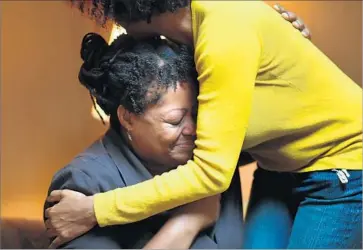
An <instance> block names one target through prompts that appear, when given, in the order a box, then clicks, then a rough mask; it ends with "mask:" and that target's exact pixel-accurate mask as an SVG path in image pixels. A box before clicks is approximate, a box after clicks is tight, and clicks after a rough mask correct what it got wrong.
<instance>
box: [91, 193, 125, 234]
mask: <svg viewBox="0 0 363 250" xmlns="http://www.w3.org/2000/svg"><path fill="white" fill-rule="evenodd" d="M115 195H116V192H115V190H113V191H109V192H105V193H98V194H95V195H94V205H93V209H94V211H95V216H96V220H97V223H98V225H99V226H100V227H105V226H112V225H115V224H120V223H119V222H118V221H117V220H116V219H118V220H120V219H121V218H118V216H117V211H116V200H115V198H116V196H115Z"/></svg>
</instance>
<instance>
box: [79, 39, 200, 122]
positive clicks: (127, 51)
mask: <svg viewBox="0 0 363 250" xmlns="http://www.w3.org/2000/svg"><path fill="white" fill-rule="evenodd" d="M81 58H82V59H83V61H84V63H83V64H82V66H81V69H80V72H79V76H78V78H79V81H80V82H81V84H82V85H84V86H85V87H86V88H87V89H88V90H89V91H90V94H91V96H93V97H94V98H95V99H96V102H97V103H98V105H99V106H100V107H101V108H102V109H103V111H104V112H105V113H106V114H107V115H111V119H112V117H113V116H114V117H117V115H116V113H117V108H118V107H119V106H120V105H122V106H123V107H124V108H125V109H127V110H128V111H129V112H132V113H135V114H142V113H143V112H144V111H145V108H146V107H147V105H148V104H150V103H156V102H157V101H158V100H159V99H160V97H161V95H162V94H163V93H164V92H163V91H165V90H167V89H168V88H170V87H174V88H175V87H176V85H177V82H181V81H186V82H190V83H193V84H197V73H196V70H195V65H194V60H193V52H192V50H191V49H189V48H188V47H186V46H184V45H180V46H176V45H173V44H171V43H170V42H168V41H167V40H165V39H161V38H160V37H154V38H149V39H147V40H143V41H136V40H134V39H133V38H132V37H131V36H129V35H126V34H123V35H120V36H119V37H118V38H116V39H115V40H114V41H113V42H112V44H111V45H108V44H107V43H106V41H105V40H104V39H103V38H102V37H101V36H100V35H98V34H95V33H88V34H87V35H85V36H84V38H83V41H82V48H81Z"/></svg>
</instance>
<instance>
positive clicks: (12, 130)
mask: <svg viewBox="0 0 363 250" xmlns="http://www.w3.org/2000/svg"><path fill="white" fill-rule="evenodd" d="M1 7H2V29H1V32H2V33H1V45H2V50H1V72H2V74H1V77H2V78H1V84H2V85H1V113H2V117H1V144H2V151H1V213H2V216H4V217H30V218H32V217H37V218H40V216H41V214H42V209H41V208H42V204H43V201H44V198H45V197H46V192H47V187H48V185H49V183H50V179H51V176H52V175H53V173H54V172H55V171H56V170H57V169H59V168H60V167H62V166H63V165H64V164H66V163H67V162H68V161H69V160H70V159H72V157H73V156H74V155H75V154H76V153H77V152H79V151H80V150H82V149H83V148H84V147H85V146H86V145H88V144H89V143H91V142H92V141H93V140H95V138H96V137H97V136H98V135H100V134H101V133H102V130H103V127H102V125H100V123H99V122H97V121H95V120H94V119H92V117H91V116H90V110H91V100H90V98H89V96H88V94H87V91H85V90H84V88H83V87H81V85H80V84H79V82H78V80H77V79H78V78H77V75H78V70H79V67H80V65H81V60H80V57H79V49H80V42H81V39H82V37H83V35H84V34H85V33H86V32H90V31H102V30H101V29H100V28H97V27H96V25H95V24H94V23H93V22H92V21H90V20H88V19H87V18H85V17H82V16H81V15H80V14H79V13H78V11H76V10H73V11H71V9H70V7H69V5H68V4H66V3H64V2H61V1H2V2H1ZM103 33H105V32H104V31H103Z"/></svg>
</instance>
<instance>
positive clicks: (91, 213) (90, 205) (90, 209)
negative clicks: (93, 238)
mask: <svg viewBox="0 0 363 250" xmlns="http://www.w3.org/2000/svg"><path fill="white" fill-rule="evenodd" d="M85 204H87V205H86V206H87V217H88V218H89V222H90V223H91V224H92V225H93V226H96V225H97V224H98V223H97V218H96V213H95V209H94V196H93V195H92V196H86V201H85Z"/></svg>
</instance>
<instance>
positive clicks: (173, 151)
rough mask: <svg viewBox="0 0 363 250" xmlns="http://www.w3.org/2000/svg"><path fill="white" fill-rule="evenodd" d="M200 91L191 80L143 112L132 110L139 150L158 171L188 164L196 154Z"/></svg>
mask: <svg viewBox="0 0 363 250" xmlns="http://www.w3.org/2000/svg"><path fill="white" fill-rule="evenodd" d="M196 112H197V92H196V90H195V86H193V84H191V83H186V82H185V83H178V84H177V87H176V89H174V88H172V87H170V88H168V89H167V90H164V91H163V93H162V94H161V98H160V99H159V101H158V102H157V103H155V104H149V105H148V107H147V108H146V110H145V112H144V113H143V114H142V115H136V114H130V117H129V121H130V122H129V126H128V131H129V134H130V135H131V138H132V140H131V141H130V144H131V146H132V148H133V150H134V151H135V152H136V154H137V155H138V156H139V157H140V158H141V159H142V160H143V161H144V162H146V163H147V164H146V165H148V166H155V167H156V168H158V169H154V170H156V171H155V172H159V173H160V172H164V171H167V170H170V169H172V168H175V167H177V166H178V165H181V164H185V163H186V162H187V161H188V160H189V159H191V157H192V155H193V149H194V148H195V144H194V141H195V139H196V127H195V118H196Z"/></svg>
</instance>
